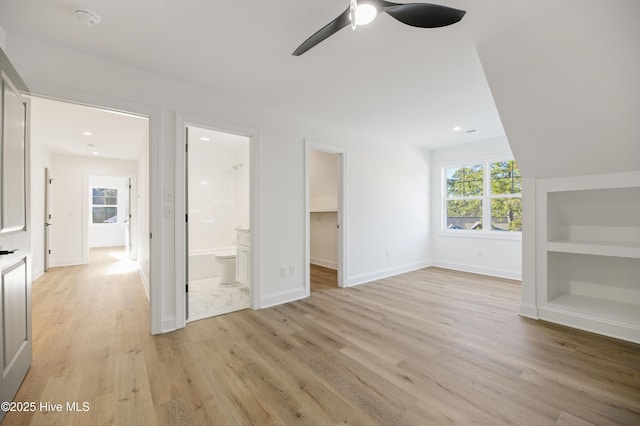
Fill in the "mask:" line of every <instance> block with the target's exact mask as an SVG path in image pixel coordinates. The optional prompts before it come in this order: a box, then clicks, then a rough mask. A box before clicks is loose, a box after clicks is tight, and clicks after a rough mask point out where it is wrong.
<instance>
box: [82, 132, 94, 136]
mask: <svg viewBox="0 0 640 426" xmlns="http://www.w3.org/2000/svg"><path fill="white" fill-rule="evenodd" d="M82 134H83V135H85V136H91V135H93V133H91V132H82Z"/></svg>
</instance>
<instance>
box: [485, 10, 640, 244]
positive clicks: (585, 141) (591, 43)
mask: <svg viewBox="0 0 640 426" xmlns="http://www.w3.org/2000/svg"><path fill="white" fill-rule="evenodd" d="M557 3H558V4H557V6H556V7H554V8H553V11H552V12H551V13H549V14H548V15H545V16H543V17H541V18H539V19H535V20H532V21H531V22H529V23H527V24H526V25H523V26H519V27H517V28H514V29H512V30H511V31H508V32H507V33H504V34H501V35H499V36H498V37H496V38H494V39H492V40H490V41H488V42H486V43H483V44H481V45H480V46H478V54H479V57H480V60H481V62H482V66H483V69H484V72H485V75H486V77H487V81H488V83H489V86H490V88H491V93H492V94H493V98H494V100H495V102H496V106H497V108H498V111H499V113H500V118H501V120H502V123H503V125H504V128H505V132H506V134H507V137H508V138H509V142H510V144H511V149H512V151H513V153H514V155H515V159H516V161H517V162H518V164H519V165H520V170H521V171H522V174H523V176H524V177H526V178H528V177H537V178H542V177H561V176H579V175H588V174H601V173H611V172H618V171H632V170H638V169H639V164H640V162H639V161H638V159H640V143H638V129H637V127H638V126H637V121H638V117H640V96H638V94H639V93H640V46H639V43H638V40H640V24H639V22H638V17H639V16H640V2H638V1H637V0H616V1H613V2H607V1H602V0H580V1H575V0H574V1H570V0H565V1H562V2H557ZM525 232H526V231H525Z"/></svg>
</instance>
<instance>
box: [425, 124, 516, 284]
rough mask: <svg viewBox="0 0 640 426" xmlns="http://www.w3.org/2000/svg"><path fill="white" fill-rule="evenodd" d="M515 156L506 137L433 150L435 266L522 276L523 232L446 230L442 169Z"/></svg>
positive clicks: (433, 239)
mask: <svg viewBox="0 0 640 426" xmlns="http://www.w3.org/2000/svg"><path fill="white" fill-rule="evenodd" d="M510 158H512V154H511V151H510V150H509V142H508V141H507V139H506V138H504V137H502V138H495V139H489V140H486V141H482V142H475V143H471V144H465V145H458V146H454V147H451V148H444V149H439V150H436V151H432V155H431V191H432V193H433V199H432V210H431V214H432V218H433V220H432V221H431V226H432V235H433V237H432V244H431V252H432V260H433V265H434V266H440V267H443V268H449V269H457V270H462V271H467V272H474V273H479V274H486V275H494V276H498V277H505V278H513V279H521V277H522V241H521V238H520V234H515V235H514V234H510V235H502V234H495V233H494V234H492V235H487V234H482V233H480V232H481V231H477V232H478V234H474V235H461V234H455V233H452V232H443V214H444V213H443V207H442V199H443V192H444V191H443V188H444V187H443V182H442V168H443V167H449V166H458V165H463V164H469V163H476V162H481V161H497V160H504V159H510Z"/></svg>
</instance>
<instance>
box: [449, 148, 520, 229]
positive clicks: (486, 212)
mask: <svg viewBox="0 0 640 426" xmlns="http://www.w3.org/2000/svg"><path fill="white" fill-rule="evenodd" d="M501 161H515V159H514V158H505V157H499V158H485V159H482V160H480V161H473V160H468V161H463V162H460V163H455V164H445V165H443V166H442V168H441V171H440V172H441V179H440V191H441V200H440V211H441V221H440V235H442V236H447V237H450V236H456V237H478V238H491V239H500V240H521V239H522V230H520V231H506V232H504V231H501V232H498V231H494V230H491V229H489V230H487V229H484V227H483V229H481V230H471V229H448V228H447V201H452V200H453V201H455V200H481V201H482V222H483V223H485V218H489V219H491V200H492V199H505V198H519V199H520V200H522V192H521V193H519V194H492V193H491V164H493V163H498V162H501ZM477 165H482V167H483V174H482V179H483V180H482V195H481V196H478V195H474V196H468V197H460V196H456V197H448V196H447V194H448V187H447V169H453V168H460V167H473V166H477ZM520 179H522V175H520ZM521 202H522V201H521ZM489 222H491V220H489Z"/></svg>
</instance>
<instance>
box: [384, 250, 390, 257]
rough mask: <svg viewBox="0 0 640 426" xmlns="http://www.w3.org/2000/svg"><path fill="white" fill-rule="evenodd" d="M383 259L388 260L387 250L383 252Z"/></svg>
mask: <svg viewBox="0 0 640 426" xmlns="http://www.w3.org/2000/svg"><path fill="white" fill-rule="evenodd" d="M384 258H385V259H388V258H389V250H387V251H385V252H384Z"/></svg>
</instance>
